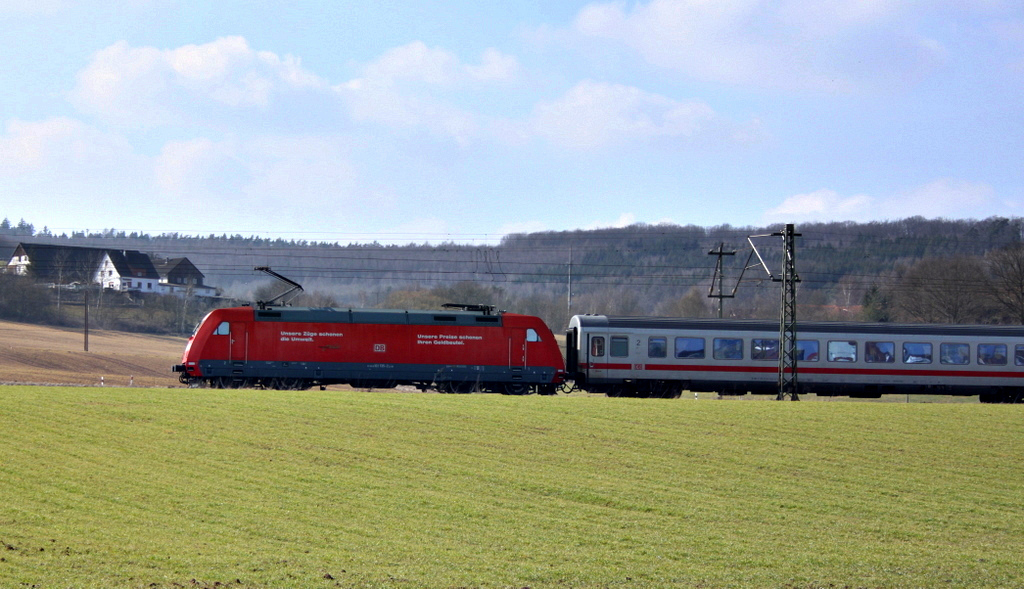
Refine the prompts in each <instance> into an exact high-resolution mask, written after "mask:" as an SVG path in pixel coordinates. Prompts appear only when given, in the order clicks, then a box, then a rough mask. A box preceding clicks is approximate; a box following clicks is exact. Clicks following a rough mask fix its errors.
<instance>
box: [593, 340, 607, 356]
mask: <svg viewBox="0 0 1024 589" xmlns="http://www.w3.org/2000/svg"><path fill="white" fill-rule="evenodd" d="M590 355H591V356H593V357H595V358H603V357H604V338H603V337H593V338H590Z"/></svg>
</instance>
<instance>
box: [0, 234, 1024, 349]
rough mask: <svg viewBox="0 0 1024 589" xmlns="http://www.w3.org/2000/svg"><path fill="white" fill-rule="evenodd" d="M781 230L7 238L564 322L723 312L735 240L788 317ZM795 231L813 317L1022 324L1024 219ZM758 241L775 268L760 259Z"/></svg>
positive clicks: (733, 278)
mask: <svg viewBox="0 0 1024 589" xmlns="http://www.w3.org/2000/svg"><path fill="white" fill-rule="evenodd" d="M779 230H781V227H731V226H728V225H725V226H719V227H711V228H703V227H696V226H673V225H656V226H653V225H633V226H630V227H625V228H618V229H598V230H587V231H583V230H578V231H561V232H544V233H532V234H522V235H509V236H506V237H505V238H504V239H502V240H501V242H500V243H498V244H495V245H464V244H456V243H446V244H440V245H425V244H409V245H402V246H395V245H381V244H378V243H368V244H367V243H360V244H339V243H319V242H306V241H295V240H283V239H265V238H259V237H246V236H241V235H233V236H229V235H207V236H185V235H179V234H175V233H171V234H161V235H157V236H152V235H147V234H138V233H126V232H124V231H118V230H114V229H109V230H105V231H103V232H100V233H90V234H86V233H84V232H83V233H75V234H72V235H55V234H53V233H51V232H50V231H48V230H47V229H45V228H44V229H43V230H40V231H36V230H35V228H34V226H33V225H31V224H29V223H27V222H25V221H21V222H20V223H18V224H17V225H14V224H12V223H11V222H10V221H9V220H4V223H3V224H2V225H0V239H2V240H3V243H2V244H0V245H6V246H7V247H8V248H11V247H13V244H16V243H17V242H19V241H33V242H38V243H60V244H67V245H80V246H89V247H105V248H117V249H137V250H141V251H144V252H147V253H150V254H153V255H157V256H161V257H179V256H187V257H188V258H189V259H190V260H192V261H193V262H194V263H195V264H196V266H197V267H199V269H200V270H201V271H202V272H203V273H204V274H205V275H206V283H207V284H208V285H212V286H217V287H220V288H222V289H223V291H224V293H225V295H227V296H229V297H235V298H238V299H242V300H253V299H257V298H264V299H265V298H269V297H270V296H272V295H273V293H274V292H275V288H278V287H276V286H275V285H273V284H272V280H271V279H269V278H267V277H265V276H263V275H262V274H259V273H257V272H254V271H253V268H254V267H255V266H270V267H272V268H273V269H274V270H275V271H278V272H280V273H282V274H284V275H286V276H289V277H290V278H293V279H295V280H297V281H299V282H301V283H302V284H303V286H304V287H305V290H306V294H305V295H304V296H305V303H306V304H316V305H341V306H390V307H425V306H432V305H435V304H438V303H439V302H446V301H450V300H458V301H459V302H485V303H491V304H496V305H498V306H499V307H501V308H506V309H509V310H515V311H519V312H527V313H535V314H539V315H541V316H543V317H544V318H545V319H546V320H547V321H548V322H549V323H550V324H551V325H552V327H553V328H555V329H556V330H560V329H561V328H562V327H563V326H564V325H565V323H566V319H567V317H568V316H569V315H570V314H574V313H620V314H621V313H628V314H640V315H649V314H666V315H669V314H670V315H689V316H698V315H703V316H713V315H714V314H716V313H717V300H716V299H711V298H708V294H709V292H710V290H711V286H712V280H713V277H714V275H715V274H714V268H715V264H716V261H717V257H716V256H713V255H709V252H710V251H711V250H713V249H717V248H719V247H720V246H721V247H722V249H723V250H724V251H726V252H732V251H734V252H735V255H728V256H723V258H722V261H723V274H724V280H723V292H724V294H726V295H729V294H731V293H732V290H733V289H734V288H735V287H736V286H737V280H738V278H739V277H740V275H741V272H742V273H743V282H742V284H740V285H739V286H738V288H737V289H736V296H735V298H726V299H724V305H723V306H724V314H725V315H726V316H734V317H775V316H776V315H777V313H778V305H779V290H778V285H777V283H773V282H772V281H771V278H770V276H769V273H768V272H769V271H770V272H771V273H772V274H773V275H778V274H779V272H780V270H781V258H780V253H781V251H780V250H781V246H782V241H781V238H779V237H773V236H771V234H772V233H773V232H776V231H779ZM796 231H797V232H798V233H799V234H800V237H799V238H798V239H797V240H796V262H797V272H798V274H799V276H800V278H801V283H800V288H799V295H798V302H799V305H800V309H801V311H800V313H801V317H803V318H805V319H812V318H813V319H853V320H861V319H870V320H888V321H894V320H900V321H942V322H1020V315H1024V314H1018V313H1017V312H1016V311H1015V310H1014V309H1013V307H1012V304H1006V303H1005V302H1003V303H1001V300H1000V297H999V296H997V294H998V293H997V291H999V288H997V287H998V284H997V282H998V281H999V280H1002V281H1003V283H1004V287H1003V290H1004V291H1005V290H1007V289H1009V290H1011V291H1012V286H1008V285H1006V284H1005V283H1006V281H1007V280H1011V282H1012V279H1008V278H1007V277H1005V276H1003V277H1002V279H1001V278H1000V269H1004V270H1005V268H1006V267H1007V266H1008V265H1012V260H1007V259H1006V252H1007V251H1015V249H1019V247H1020V243H1021V236H1022V231H1024V220H1022V219H1019V218H1001V217H996V218H990V219H985V220H981V221H965V220H960V221H950V220H925V219H923V218H920V217H915V218H910V219H904V220H900V221H892V222H876V223H866V224H857V223H817V224H807V225H803V226H797V227H796ZM752 246H754V247H756V249H757V253H758V254H759V255H760V257H761V258H762V259H763V260H764V262H765V265H766V266H767V270H766V269H765V267H764V266H760V265H757V263H758V261H759V258H758V256H757V255H753V256H752V255H751V254H752ZM1007 248H1010V249H1009V250H1008V249H1007ZM5 251H7V250H5ZM1000 252H1001V254H1000V255H1002V256H1003V257H1002V258H999V257H998V255H997V253H1000ZM998 260H1001V261H999V262H998V264H997V261H998ZM748 264H749V266H750V267H747V268H746V270H745V272H744V267H745V266H748ZM997 266H998V267H997ZM715 292H716V293H717V289H716V291H715ZM935 293H944V294H943V295H942V297H939V298H949V297H954V296H955V297H959V298H966V299H969V300H970V301H973V302H972V303H970V304H967V305H966V307H968V308H964V307H965V305H964V304H963V303H958V304H957V305H955V307H956V309H955V310H950V309H948V308H943V303H942V302H941V301H940V302H938V303H936V305H933V306H932V307H934V308H931V307H929V308H928V309H925V308H924V307H925V305H924V304H923V303H924V299H925V298H927V297H926V294H929V295H934V294H935ZM1002 294H1004V295H1006V294H1007V293H1006V292H1003V293H1002ZM570 296H571V299H570ZM1022 296H1024V295H1022ZM302 302H303V301H302V300H301V299H300V300H297V301H296V303H297V304H300V303H302ZM946 306H947V307H948V306H949V305H946Z"/></svg>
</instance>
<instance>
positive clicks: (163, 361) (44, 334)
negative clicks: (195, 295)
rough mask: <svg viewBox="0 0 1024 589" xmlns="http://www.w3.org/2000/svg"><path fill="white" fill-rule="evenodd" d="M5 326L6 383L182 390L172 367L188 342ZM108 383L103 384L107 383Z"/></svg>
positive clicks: (0, 362)
mask: <svg viewBox="0 0 1024 589" xmlns="http://www.w3.org/2000/svg"><path fill="white" fill-rule="evenodd" d="M84 340H85V336H84V334H83V332H82V330H80V329H76V330H71V329H62V328H56V327H43V326H39V325H28V324H25V323H12V322H9V321H0V384H12V383H18V384H28V383H31V384H76V385H99V384H100V383H101V382H102V383H103V384H105V385H107V386H129V385H134V386H143V387H164V386H182V385H180V384H179V383H178V377H177V375H176V374H174V373H172V372H171V366H173V365H174V364H177V363H178V362H180V361H181V352H182V350H184V348H185V342H186V338H184V337H171V336H159V335H142V334H135V333H124V332H116V331H96V330H91V331H90V332H89V351H88V352H86V351H85V350H84ZM101 379H102V381H101Z"/></svg>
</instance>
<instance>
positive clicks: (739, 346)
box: [714, 337, 743, 360]
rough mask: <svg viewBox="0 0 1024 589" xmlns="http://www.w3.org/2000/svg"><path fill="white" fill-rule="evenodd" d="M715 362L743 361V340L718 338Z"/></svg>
mask: <svg viewBox="0 0 1024 589" xmlns="http://www.w3.org/2000/svg"><path fill="white" fill-rule="evenodd" d="M714 356H715V360H742V359H743V340H741V339H739V338H732V337H716V338H715V348H714Z"/></svg>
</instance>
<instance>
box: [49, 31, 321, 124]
mask: <svg viewBox="0 0 1024 589" xmlns="http://www.w3.org/2000/svg"><path fill="white" fill-rule="evenodd" d="M326 90H327V85H326V84H325V83H323V82H322V81H321V80H320V79H319V78H317V76H315V75H313V74H312V73H310V72H308V71H306V70H305V69H304V68H303V67H302V65H301V63H300V62H299V60H298V59H296V58H293V57H290V56H286V57H284V58H282V57H279V56H277V55H275V54H273V53H271V52H267V51H254V50H253V49H252V48H251V47H249V45H248V43H247V42H246V41H245V39H243V38H241V37H224V38H221V39H217V40H216V41H213V42H211V43H206V44H203V45H185V46H182V47H179V48H177V49H172V50H160V49H156V48H154V47H131V46H130V45H128V43H127V42H124V41H121V42H118V43H115V44H113V45H111V46H109V47H106V48H105V49H102V50H100V51H99V52H97V53H96V54H95V55H94V56H93V58H92V61H91V62H90V63H89V65H88V66H86V68H85V69H84V70H82V71H81V72H80V73H79V74H78V80H77V84H76V86H75V88H74V89H73V90H72V91H71V92H70V93H69V96H68V98H69V100H70V101H71V102H72V104H74V105H75V106H76V107H77V108H78V109H79V110H80V111H82V112H84V113H87V114H90V115H94V116H97V117H99V118H100V119H103V120H105V121H107V122H109V123H113V124H117V125H121V126H125V127H130V128H134V127H152V126H159V125H172V124H173V125H180V124H183V123H184V124H190V123H196V122H209V121H211V120H212V121H213V122H219V120H218V117H216V115H215V113H217V112H218V109H223V108H227V109H238V108H252V109H257V110H261V109H266V108H267V107H268V106H269V105H270V104H271V103H272V101H273V100H274V99H275V97H277V96H280V95H282V94H288V93H294V92H305V91H326Z"/></svg>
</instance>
